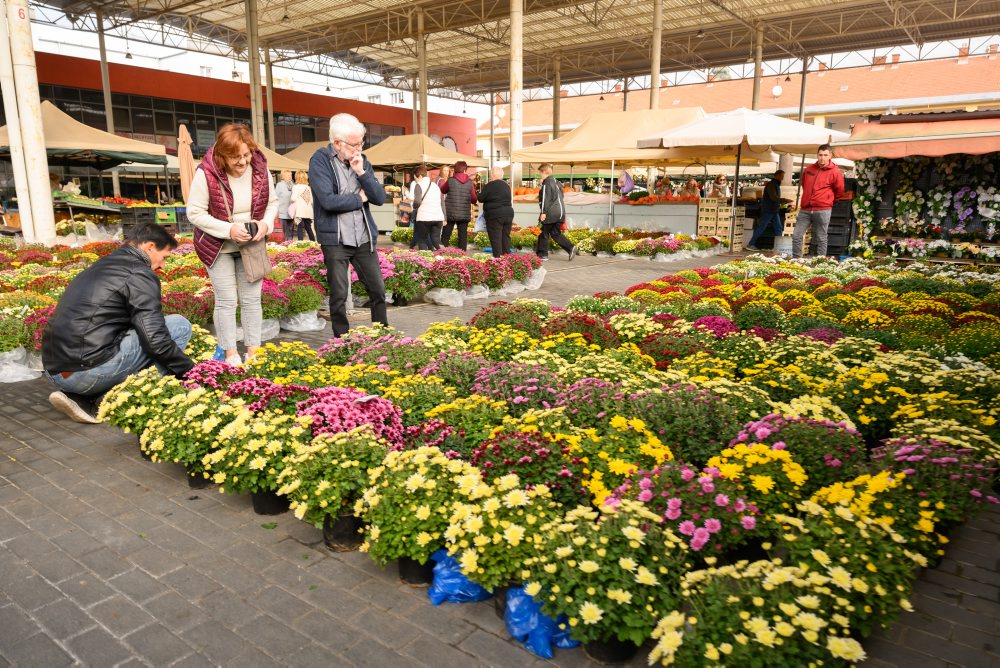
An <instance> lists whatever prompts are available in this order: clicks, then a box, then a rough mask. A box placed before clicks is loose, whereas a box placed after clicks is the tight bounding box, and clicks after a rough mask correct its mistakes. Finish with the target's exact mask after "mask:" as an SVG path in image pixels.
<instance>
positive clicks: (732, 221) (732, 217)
mask: <svg viewBox="0 0 1000 668" xmlns="http://www.w3.org/2000/svg"><path fill="white" fill-rule="evenodd" d="M742 154H743V142H740V143H739V145H738V146H737V147H736V175H735V176H734V177H733V200H732V202H731V203H730V212H729V250H730V251H732V250H733V237H734V236H735V235H736V198H737V196H738V194H739V189H740V158H741V157H742Z"/></svg>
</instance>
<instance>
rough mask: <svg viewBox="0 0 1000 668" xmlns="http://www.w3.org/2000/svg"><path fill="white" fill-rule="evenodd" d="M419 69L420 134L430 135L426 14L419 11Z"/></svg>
mask: <svg viewBox="0 0 1000 668" xmlns="http://www.w3.org/2000/svg"><path fill="white" fill-rule="evenodd" d="M417 68H418V69H419V70H420V132H421V133H422V134H425V135H430V128H429V127H428V124H427V43H426V41H425V39H424V12H423V10H422V9H418V10H417Z"/></svg>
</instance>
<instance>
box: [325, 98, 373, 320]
mask: <svg viewBox="0 0 1000 668" xmlns="http://www.w3.org/2000/svg"><path fill="white" fill-rule="evenodd" d="M364 144H365V126H364V125H362V124H361V121H359V120H358V119H357V118H355V117H354V116H352V115H351V114H337V115H335V116H333V117H332V118H331V119H330V143H329V144H327V145H326V146H324V147H323V148H321V149H319V150H317V151H316V152H315V153H314V154H313V157H312V158H310V160H309V182H310V184H311V188H312V194H313V224H314V226H315V228H316V239H317V241H319V244H320V248H321V249H322V250H323V260H324V262H325V263H326V279H327V281H329V283H330V322H331V324H332V326H333V335H334V336H335V337H340V336H343V335H344V334H346V333H347V332H348V330H349V329H350V324H349V323H348V322H347V300H348V298H349V297H350V295H351V280H350V274H349V273H348V271H349V269H348V267H349V266H353V267H354V270H355V271H356V272H357V273H358V279H359V280H360V281H361V282H362V283H363V284H364V286H365V290H367V292H368V302H369V303H368V306H369V309H370V310H371V316H372V322H373V323H376V322H377V323H381V324H383V325H386V326H388V325H389V321H388V319H387V317H386V306H385V281H384V280H383V278H382V269H381V267H380V265H379V258H378V250H377V249H376V246H377V245H378V227H376V225H375V219H374V218H373V217H372V212H371V209H370V208H369V205H370V204H374V205H375V206H381V205H382V204H384V203H385V188H383V187H382V184H381V183H379V182H378V179H376V178H375V172H374V170H372V165H371V163H370V162H368V158H366V157H365V156H364V155H363V154H362V152H361V149H362V147H363V146H364Z"/></svg>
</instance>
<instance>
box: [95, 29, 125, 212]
mask: <svg viewBox="0 0 1000 668" xmlns="http://www.w3.org/2000/svg"><path fill="white" fill-rule="evenodd" d="M95 18H96V20H97V47H98V50H99V51H100V53H101V88H102V89H103V91H104V117H105V119H106V120H107V128H108V132H110V133H111V134H114V133H115V111H114V108H113V107H112V106H111V77H110V75H109V74H108V52H107V50H106V49H105V47H104V14H103V13H102V12H101V10H97V11H96V12H95ZM111 184H112V190H114V193H115V197H121V196H122V186H121V182H120V181H119V180H118V170H117V169H112V170H111Z"/></svg>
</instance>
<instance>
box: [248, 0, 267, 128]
mask: <svg viewBox="0 0 1000 668" xmlns="http://www.w3.org/2000/svg"><path fill="white" fill-rule="evenodd" d="M245 7H246V15H247V65H248V66H249V67H250V118H251V119H252V121H251V132H252V133H253V138H254V141H256V142H257V143H258V144H263V143H264V109H263V107H264V100H263V99H262V97H261V94H260V45H259V44H258V41H257V0H245Z"/></svg>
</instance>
